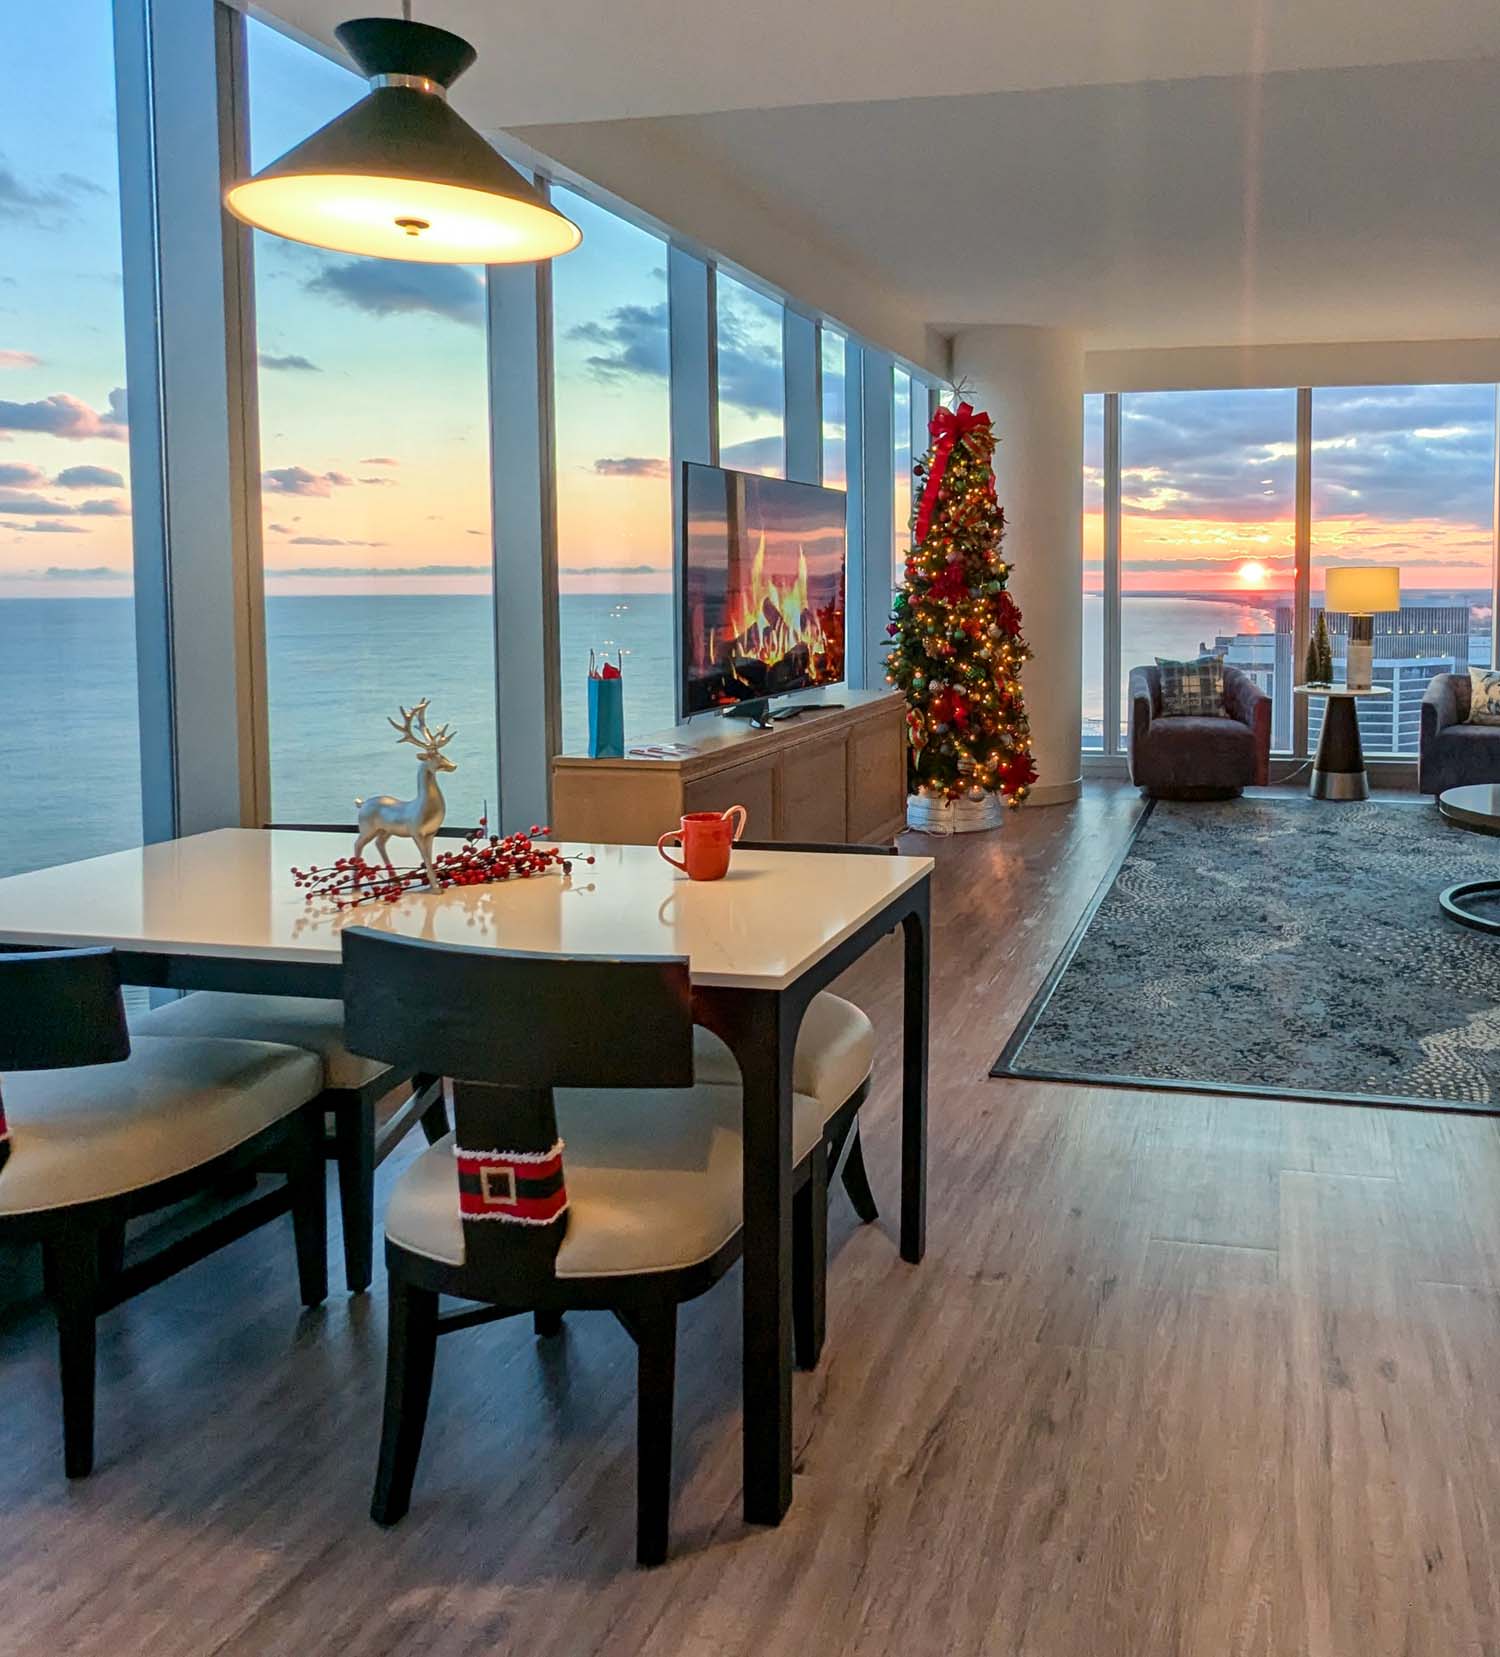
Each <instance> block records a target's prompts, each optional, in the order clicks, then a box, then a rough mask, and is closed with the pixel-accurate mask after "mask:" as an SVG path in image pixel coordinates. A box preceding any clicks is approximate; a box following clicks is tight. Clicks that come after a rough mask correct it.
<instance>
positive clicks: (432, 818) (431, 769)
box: [354, 696, 458, 892]
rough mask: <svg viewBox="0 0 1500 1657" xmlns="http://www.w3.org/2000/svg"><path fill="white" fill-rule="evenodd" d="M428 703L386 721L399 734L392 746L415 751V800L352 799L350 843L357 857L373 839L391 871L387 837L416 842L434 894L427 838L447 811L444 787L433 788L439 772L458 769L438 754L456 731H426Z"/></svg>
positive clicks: (391, 797) (390, 796)
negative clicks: (353, 835) (354, 815)
mask: <svg viewBox="0 0 1500 1657" xmlns="http://www.w3.org/2000/svg"><path fill="white" fill-rule="evenodd" d="M427 703H428V698H427V697H425V696H424V697H423V698H422V700H421V701H420V702H418V703H417V705H416V706H415V707H414V708H402V709H401V722H400V724H397V722H396V721H395V720H394V719H390V720H387V724H389V725H390V727H391V729H392V730H393V731H399V732H400V733H401V734H400V735H399V736H398V737H397V738H396V741H397V745H398V746H399V745H400V744H401V743H406V742H409V743H411V745H412V746H413V747H414V748H415V749H416V750H417V756H418V760H419V769H418V771H417V793H416V798H415V799H411V800H398V799H397V798H396V797H395V796H394V795H393V794H374V795H371V797H370V798H369V799H366V800H356V801H355V802H354V803H355V805H356V806H357V807H358V808H359V838H358V839H357V840H356V841H355V842H354V855H355V856H356V857H360V856H362V855H363V853H364V849H365V847H366V846H368V845H369V844H370V842H371V841H372V840H373V841H374V842H375V849H376V851H378V852H379V853H380V855H381V857H382V858H384V860H385V866H386V868H388V869H389V870H390V871H391V873H392V874H394V873H395V872H396V869H395V865H394V864H393V863H392V862H391V854H390V853H389V852H388V851H387V850H386V841H387V840H390V839H392V838H395V839H398V840H412V841H415V843H416V847H417V850H418V851H419V852H420V853H421V854H422V866H423V867H424V868H425V869H426V870H427V884H428V885H429V886H430V887H431V888H432V890H433V891H434V892H436V891H438V890H439V889H440V883H439V881H438V877H437V871H436V870H435V869H434V868H433V866H432V842H433V838H434V837H435V836H436V834H437V831H438V830H439V829H440V828H441V827H442V826H443V817H444V815H445V814H446V812H447V809H448V808H447V805H446V804H445V802H444V800H443V791H442V789H440V788H439V787H438V773H439V772H441V771H456V770H457V769H458V767H457V766H456V765H455V764H454V763H453V761H452V760H451V759H449V758H448V756H447V755H446V754H445V753H444V752H443V749H444V748H446V747H447V746H448V744H449V743H450V742H451V741H452V740H453V739H454V737H456V736H457V735H458V732H457V731H450V730H449V729H448V727H447V726H446V725H440V726H439V727H438V728H437V730H436V731H429V730H428V729H427ZM413 725H415V727H416V729H415V730H413V729H412V727H413Z"/></svg>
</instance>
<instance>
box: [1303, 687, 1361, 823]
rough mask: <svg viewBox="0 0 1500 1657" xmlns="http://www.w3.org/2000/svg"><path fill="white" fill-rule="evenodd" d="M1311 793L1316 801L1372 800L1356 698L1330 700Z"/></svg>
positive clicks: (1326, 709)
mask: <svg viewBox="0 0 1500 1657" xmlns="http://www.w3.org/2000/svg"><path fill="white" fill-rule="evenodd" d="M1308 793H1309V794H1311V795H1312V797H1313V798H1314V799H1315V800H1368V799H1369V797H1370V779H1369V776H1368V774H1367V773H1366V771H1365V756H1364V750H1363V749H1362V748H1361V746H1360V741H1359V714H1358V712H1357V711H1356V709H1355V705H1354V699H1353V697H1350V696H1330V697H1329V698H1328V703H1327V706H1326V707H1325V708H1324V709H1323V729H1322V731H1321V732H1320V733H1319V736H1318V752H1317V755H1316V756H1315V758H1314V759H1313V770H1312V778H1311V780H1310V781H1309V783H1308Z"/></svg>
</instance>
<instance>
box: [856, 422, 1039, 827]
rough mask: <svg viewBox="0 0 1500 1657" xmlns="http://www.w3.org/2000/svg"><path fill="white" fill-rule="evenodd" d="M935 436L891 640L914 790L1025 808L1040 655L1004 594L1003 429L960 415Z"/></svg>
mask: <svg viewBox="0 0 1500 1657" xmlns="http://www.w3.org/2000/svg"><path fill="white" fill-rule="evenodd" d="M931 433H932V440H933V441H932V447H931V448H930V449H929V450H928V452H927V456H926V458H925V459H924V460H923V461H922V462H920V463H919V464H918V465H917V466H916V467H915V468H914V470H915V473H916V476H917V478H918V480H919V482H920V483H921V490H920V494H919V495H917V504H916V510H915V513H914V517H913V525H912V550H911V552H910V554H909V555H908V557H907V560H906V571H905V580H904V582H903V584H902V586H901V590H900V591H899V592H898V593H897V594H896V597H895V600H894V603H893V606H892V610H891V620H890V625H889V627H888V628H887V629H886V631H887V632H888V633H889V635H890V638H891V652H890V656H889V657H888V658H887V662H886V677H887V679H888V680H889V681H890V682H891V683H892V684H893V685H896V686H898V687H899V688H900V689H901V691H902V692H903V694H904V695H905V697H906V703H907V714H906V727H907V731H906V735H907V778H908V784H909V787H910V791H911V792H912V793H914V794H918V793H921V794H928V795H936V796H937V797H939V798H940V799H943V800H960V799H964V798H970V799H980V800H982V799H983V798H984V797H985V795H987V794H999V795H1001V796H1002V797H1003V798H1004V800H1005V803H1006V804H1007V805H1010V806H1018V805H1020V804H1021V802H1022V801H1023V800H1024V799H1025V798H1026V796H1027V794H1028V793H1029V792H1030V790H1031V785H1032V783H1034V782H1035V781H1036V763H1035V761H1034V760H1033V758H1032V752H1031V726H1030V724H1029V722H1028V720H1027V717H1026V706H1025V702H1024V701H1023V699H1022V694H1021V679H1020V674H1021V669H1022V667H1023V666H1024V665H1025V663H1026V662H1027V661H1028V660H1029V659H1030V656H1031V651H1030V649H1029V648H1028V646H1027V644H1026V641H1025V639H1024V638H1022V636H1021V612H1020V609H1019V608H1018V607H1017V605H1016V601H1015V600H1014V599H1013V598H1012V597H1011V596H1010V594H1009V593H1008V592H1007V591H1006V590H1005V587H1006V581H1007V578H1008V577H1009V575H1010V565H1009V563H1008V561H1007V560H1005V559H1004V558H1002V557H1001V556H1000V545H1001V539H1002V537H1003V536H1004V534H1005V513H1004V512H1003V511H1002V509H1001V507H1000V503H999V501H998V500H997V499H996V496H995V472H994V465H993V457H994V453H995V434H994V429H993V427H992V426H991V424H990V417H989V415H987V414H976V413H975V412H974V410H973V409H972V408H971V407H970V406H969V405H968V404H967V403H960V404H959V405H958V407H957V408H956V409H946V408H945V409H939V410H938V412H937V414H936V415H935V416H934V417H933V421H932V426H931ZM914 493H915V492H914Z"/></svg>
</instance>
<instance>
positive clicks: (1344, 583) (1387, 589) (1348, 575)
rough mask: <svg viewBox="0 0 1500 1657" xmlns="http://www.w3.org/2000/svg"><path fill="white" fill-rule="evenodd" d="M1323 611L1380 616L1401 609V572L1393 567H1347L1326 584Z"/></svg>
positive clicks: (1333, 572) (1335, 572)
mask: <svg viewBox="0 0 1500 1657" xmlns="http://www.w3.org/2000/svg"><path fill="white" fill-rule="evenodd" d="M1323 607H1324V609H1326V610H1333V611H1336V612H1337V613H1338V614H1340V615H1346V616H1348V615H1361V616H1363V615H1381V614H1383V613H1384V612H1386V611H1389V610H1399V609H1400V608H1401V571H1400V570H1399V569H1397V568H1396V567H1395V566H1394V565H1391V564H1344V565H1339V566H1338V567H1337V568H1335V569H1331V570H1329V571H1328V573H1327V575H1326V576H1325V577H1324V580H1323Z"/></svg>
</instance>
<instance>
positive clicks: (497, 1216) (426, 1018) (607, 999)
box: [343, 927, 693, 1283]
mask: <svg viewBox="0 0 1500 1657" xmlns="http://www.w3.org/2000/svg"><path fill="white" fill-rule="evenodd" d="M343 952H344V1042H345V1045H346V1046H347V1047H348V1048H349V1049H350V1051H351V1052H354V1053H359V1054H362V1055H364V1056H365V1057H368V1058H375V1059H384V1060H387V1061H391V1062H396V1063H399V1064H400V1065H401V1066H402V1067H403V1068H405V1069H408V1070H411V1071H415V1072H425V1073H426V1074H428V1075H435V1076H446V1077H448V1078H449V1079H450V1080H451V1081H452V1083H453V1110H454V1126H455V1134H454V1156H455V1158H456V1159H457V1163H458V1200H459V1213H460V1216H461V1217H462V1220H463V1225H464V1248H465V1266H466V1269H469V1270H472V1271H473V1272H474V1273H475V1274H477V1275H479V1276H485V1277H488V1276H490V1275H491V1274H503V1275H504V1277H505V1279H506V1281H508V1282H511V1283H521V1282H524V1281H525V1280H528V1279H536V1280H540V1279H545V1278H548V1277H550V1276H551V1275H552V1271H553V1264H554V1262H555V1260H556V1256H557V1250H558V1247H559V1246H560V1244H561V1242H562V1238H563V1232H564V1230H565V1228H566V1225H567V1200H568V1199H567V1181H566V1175H565V1172H564V1167H563V1146H562V1142H561V1141H560V1139H559V1138H558V1134H557V1112H556V1106H555V1103H554V1099H553V1089H554V1088H557V1087H620V1088H625V1087H687V1086H690V1085H691V1083H692V1080H693V1015H692V997H691V986H690V982H689V978H688V964H687V961H686V959H682V958H676V957H664V958H650V959H640V958H626V959H621V958H615V957H608V958H606V957H598V956H575V957H559V956H554V955H538V954H531V953H529V952H523V951H512V950H493V949H469V948H464V947H462V946H458V945H452V944H440V943H434V942H430V941H428V940H426V939H420V938H401V937H393V936H391V935H390V934H388V933H384V932H376V931H374V930H372V929H370V928H367V927H348V928H346V929H345V931H344V933H343ZM492 1220H497V1221H501V1222H508V1223H501V1224H499V1225H489V1224H485V1223H482V1222H485V1221H492Z"/></svg>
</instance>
